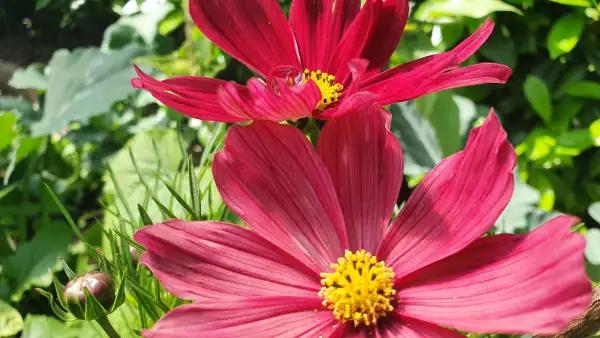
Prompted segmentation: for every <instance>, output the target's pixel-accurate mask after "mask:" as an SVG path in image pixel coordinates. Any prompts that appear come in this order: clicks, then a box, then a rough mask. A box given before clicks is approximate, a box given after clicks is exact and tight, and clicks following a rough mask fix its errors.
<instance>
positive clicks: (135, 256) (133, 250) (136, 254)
mask: <svg viewBox="0 0 600 338" xmlns="http://www.w3.org/2000/svg"><path fill="white" fill-rule="evenodd" d="M129 253H130V254H131V259H132V260H133V262H134V263H137V262H139V261H140V251H139V250H138V249H137V248H136V247H135V246H133V245H130V246H129Z"/></svg>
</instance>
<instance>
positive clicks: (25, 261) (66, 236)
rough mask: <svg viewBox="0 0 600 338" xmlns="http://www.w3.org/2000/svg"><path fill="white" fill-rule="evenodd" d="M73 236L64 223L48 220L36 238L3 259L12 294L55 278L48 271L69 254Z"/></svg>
mask: <svg viewBox="0 0 600 338" xmlns="http://www.w3.org/2000/svg"><path fill="white" fill-rule="evenodd" d="M71 239H72V233H71V230H70V229H69V227H68V226H67V225H66V224H64V223H62V222H53V223H46V224H44V227H43V228H42V229H41V230H40V231H39V232H38V233H37V234H36V235H35V237H34V238H33V239H32V240H31V241H29V242H26V243H23V244H21V245H20V246H19V247H18V248H17V250H16V251H15V252H14V253H13V254H12V255H11V256H8V257H5V258H3V259H2V261H1V262H2V265H3V270H2V273H3V274H4V275H5V276H6V277H8V278H9V281H10V286H11V288H12V290H13V293H18V292H20V291H23V290H26V289H27V288H29V287H30V286H31V285H36V286H43V287H46V286H48V285H50V283H51V281H52V278H51V276H50V274H49V273H48V270H49V269H54V268H55V267H56V266H57V265H58V258H59V257H61V256H64V255H65V254H66V253H67V247H68V245H69V243H70V242H71Z"/></svg>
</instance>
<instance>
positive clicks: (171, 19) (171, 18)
mask: <svg viewBox="0 0 600 338" xmlns="http://www.w3.org/2000/svg"><path fill="white" fill-rule="evenodd" d="M184 20H185V13H184V12H183V10H181V9H179V8H177V9H175V10H172V11H171V12H170V13H169V14H168V15H167V16H166V17H165V18H164V19H163V20H162V21H161V22H160V24H159V25H158V32H159V33H160V34H161V35H167V34H169V33H171V32H172V31H174V30H175V29H177V27H179V26H181V24H183V21H184Z"/></svg>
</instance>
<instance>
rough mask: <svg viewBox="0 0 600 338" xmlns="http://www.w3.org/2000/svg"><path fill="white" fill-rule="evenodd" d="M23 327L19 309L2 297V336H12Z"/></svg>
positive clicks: (0, 333)
mask: <svg viewBox="0 0 600 338" xmlns="http://www.w3.org/2000/svg"><path fill="white" fill-rule="evenodd" d="M22 329H23V317H21V314H20V313H19V311H17V310H15V308H13V307H12V306H10V305H9V304H7V303H5V302H4V301H2V300H1V299H0V337H10V336H13V335H16V334H17V333H19V332H21V330H22Z"/></svg>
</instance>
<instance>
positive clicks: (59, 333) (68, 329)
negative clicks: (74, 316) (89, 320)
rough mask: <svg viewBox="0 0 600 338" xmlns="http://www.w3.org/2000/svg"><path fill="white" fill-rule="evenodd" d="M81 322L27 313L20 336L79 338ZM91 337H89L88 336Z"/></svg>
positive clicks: (32, 337) (27, 337)
mask: <svg viewBox="0 0 600 338" xmlns="http://www.w3.org/2000/svg"><path fill="white" fill-rule="evenodd" d="M81 323H82V322H78V323H73V324H71V323H69V324H65V323H64V322H62V321H60V320H58V319H56V318H53V317H47V316H40V315H31V314H29V315H27V317H25V323H24V325H23V333H22V335H21V338H79V337H90V336H80V335H79V334H80V333H81V329H80V326H81ZM90 338H91V337H90Z"/></svg>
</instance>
